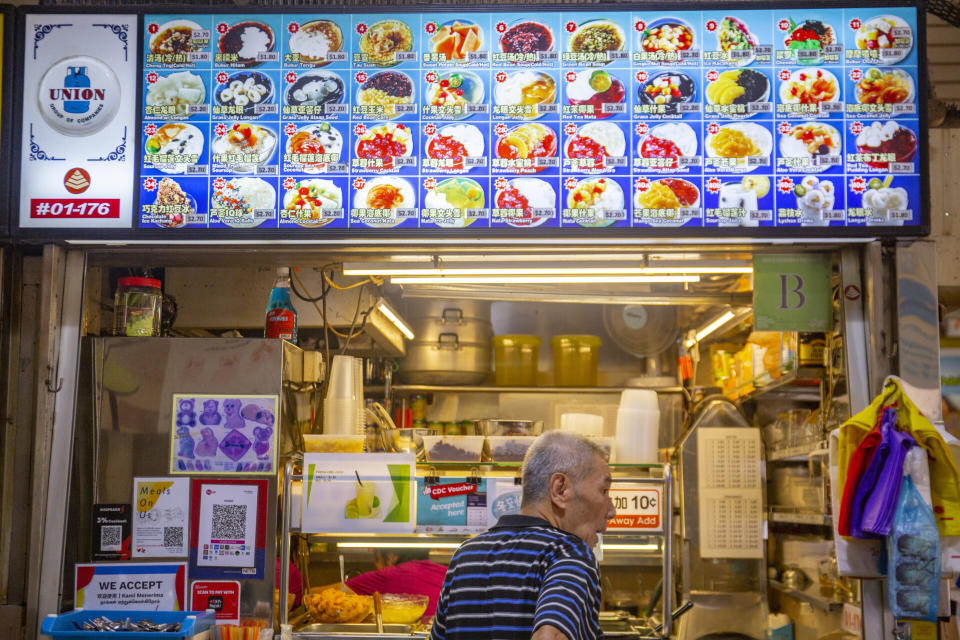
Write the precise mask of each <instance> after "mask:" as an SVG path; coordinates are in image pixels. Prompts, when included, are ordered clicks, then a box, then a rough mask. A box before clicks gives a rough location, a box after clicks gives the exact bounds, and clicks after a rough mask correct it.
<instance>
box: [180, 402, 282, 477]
mask: <svg viewBox="0 0 960 640" xmlns="http://www.w3.org/2000/svg"><path fill="white" fill-rule="evenodd" d="M278 407H279V400H278V398H277V396H275V395H242V394H236V395H209V394H200V393H195V394H194V393H178V394H174V396H173V408H172V414H171V415H172V417H171V429H170V473H182V474H191V475H194V474H203V473H210V474H213V473H215V474H221V475H222V474H224V473H239V474H264V475H266V474H274V473H276V468H277V428H278V425H277V418H278V416H277V409H278Z"/></svg>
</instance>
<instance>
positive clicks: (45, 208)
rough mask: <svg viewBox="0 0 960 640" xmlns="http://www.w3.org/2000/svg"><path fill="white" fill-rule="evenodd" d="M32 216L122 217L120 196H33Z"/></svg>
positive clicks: (95, 218) (42, 217)
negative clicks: (97, 197) (88, 197)
mask: <svg viewBox="0 0 960 640" xmlns="http://www.w3.org/2000/svg"><path fill="white" fill-rule="evenodd" d="M30 217H31V218H40V219H48V218H71V219H76V218H89V219H91V220H101V219H103V218H119V217H120V199H119V198H101V199H96V198H94V199H87V198H33V199H31V200H30Z"/></svg>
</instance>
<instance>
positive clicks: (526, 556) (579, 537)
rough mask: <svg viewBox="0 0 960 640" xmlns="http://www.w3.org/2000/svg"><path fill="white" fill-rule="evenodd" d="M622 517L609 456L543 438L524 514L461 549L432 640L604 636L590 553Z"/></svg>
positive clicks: (582, 443) (578, 441) (561, 438)
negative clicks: (613, 498)
mask: <svg viewBox="0 0 960 640" xmlns="http://www.w3.org/2000/svg"><path fill="white" fill-rule="evenodd" d="M614 515H615V511H614V508H613V502H612V501H611V500H610V469H609V467H608V465H607V457H606V453H605V452H604V451H603V449H601V448H600V447H598V446H597V445H596V444H595V443H593V442H591V441H590V440H587V439H585V438H582V437H580V436H575V435H571V434H567V433H561V432H559V431H553V432H549V433H545V434H543V435H542V436H540V437H539V438H537V440H536V441H535V442H534V443H533V445H532V446H531V447H530V449H529V450H528V451H527V455H526V457H525V458H524V461H523V501H522V504H521V508H520V513H519V514H516V515H509V516H504V517H502V518H501V519H500V521H499V522H497V524H496V526H494V527H493V528H492V529H490V530H489V531H487V532H485V533H482V534H480V535H478V536H477V537H475V538H473V539H471V540H468V541H467V542H464V543H463V544H462V545H460V548H459V549H457V552H456V553H455V554H454V556H453V560H452V561H451V562H450V568H449V569H448V570H447V575H446V578H445V580H444V583H443V590H442V591H441V593H440V605H439V607H438V608H437V615H436V618H435V619H434V622H433V631H432V633H431V640H481V639H482V640H513V639H517V640H519V639H521V638H523V639H524V640H527V639H531V638H532V640H597V639H598V638H600V637H601V634H600V625H599V622H598V616H599V612H600V575H599V571H598V569H597V561H596V558H595V557H594V555H593V550H592V547H594V546H595V545H596V543H597V534H598V533H599V532H602V531H603V530H604V529H605V528H606V525H607V520H609V519H610V518H612V517H613V516H614Z"/></svg>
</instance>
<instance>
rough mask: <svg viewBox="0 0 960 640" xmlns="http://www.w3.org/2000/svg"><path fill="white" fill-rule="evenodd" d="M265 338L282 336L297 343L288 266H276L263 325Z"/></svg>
mask: <svg viewBox="0 0 960 640" xmlns="http://www.w3.org/2000/svg"><path fill="white" fill-rule="evenodd" d="M263 336H264V337H265V338H282V339H284V340H288V341H290V342H292V343H293V344H297V310H296V309H294V308H293V302H292V301H291V300H290V268H289V267H277V281H276V282H274V283H273V291H271V292H270V302H268V303H267V317H266V323H265V325H264V330H263Z"/></svg>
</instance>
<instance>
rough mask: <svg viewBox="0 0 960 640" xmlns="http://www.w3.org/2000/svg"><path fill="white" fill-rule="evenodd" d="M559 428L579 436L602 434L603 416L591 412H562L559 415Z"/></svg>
mask: <svg viewBox="0 0 960 640" xmlns="http://www.w3.org/2000/svg"><path fill="white" fill-rule="evenodd" d="M560 429H561V430H563V431H567V432H569V433H576V434H578V435H581V436H602V435H603V416H598V415H594V414H592V413H564V414H562V415H561V416H560Z"/></svg>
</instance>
